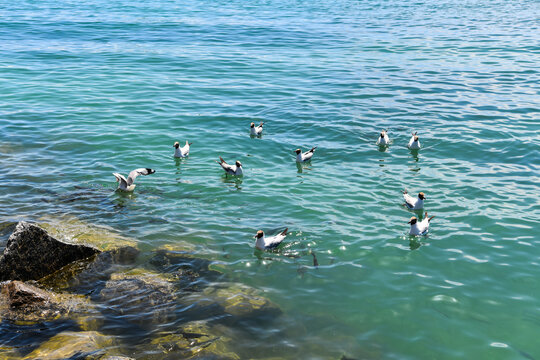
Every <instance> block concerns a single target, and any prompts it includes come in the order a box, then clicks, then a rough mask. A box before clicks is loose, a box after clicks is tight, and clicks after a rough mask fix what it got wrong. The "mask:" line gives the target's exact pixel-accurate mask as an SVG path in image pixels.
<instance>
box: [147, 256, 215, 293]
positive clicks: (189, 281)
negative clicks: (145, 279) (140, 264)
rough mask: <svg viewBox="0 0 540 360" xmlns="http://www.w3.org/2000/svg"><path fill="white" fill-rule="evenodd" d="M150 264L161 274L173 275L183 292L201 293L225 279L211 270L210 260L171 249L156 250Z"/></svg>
mask: <svg viewBox="0 0 540 360" xmlns="http://www.w3.org/2000/svg"><path fill="white" fill-rule="evenodd" d="M150 264H152V265H153V266H154V267H155V268H156V269H157V270H158V271H160V272H164V273H167V274H171V275H172V276H173V277H174V278H175V282H176V284H177V285H178V286H179V288H180V289H182V290H183V291H190V292H191V291H199V290H200V289H201V288H202V287H204V286H206V285H208V284H210V283H212V282H215V281H219V280H220V279H222V278H224V275H223V274H222V273H220V272H218V271H215V270H213V269H212V268H211V265H212V262H211V261H210V260H207V259H203V258H200V257H196V256H194V255H192V254H191V253H189V252H187V251H183V250H178V249H172V248H171V247H165V248H162V249H158V250H156V251H155V253H154V256H153V257H152V258H151V259H150Z"/></svg>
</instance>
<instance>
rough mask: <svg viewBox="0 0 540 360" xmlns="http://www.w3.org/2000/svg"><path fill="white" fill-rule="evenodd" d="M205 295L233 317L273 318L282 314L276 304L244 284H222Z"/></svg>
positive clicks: (209, 289) (205, 291) (209, 288)
mask: <svg viewBox="0 0 540 360" xmlns="http://www.w3.org/2000/svg"><path fill="white" fill-rule="evenodd" d="M203 293H204V295H205V296H206V297H207V298H208V299H210V300H212V301H215V302H217V303H218V304H219V305H221V306H222V307H223V308H224V310H225V312H227V313H228V314H231V315H233V316H237V317H260V316H263V317H264V316H268V317H269V318H271V317H274V316H276V315H279V314H281V310H280V309H279V307H278V306H277V305H276V304H274V303H273V302H271V301H270V300H268V299H267V298H265V297H263V296H261V295H260V293H259V291H257V290H256V289H254V288H251V287H248V286H245V285H242V284H220V286H216V287H208V288H206V289H205V290H204V292H203Z"/></svg>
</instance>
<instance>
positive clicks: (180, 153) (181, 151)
mask: <svg viewBox="0 0 540 360" xmlns="http://www.w3.org/2000/svg"><path fill="white" fill-rule="evenodd" d="M191 144H193V143H188V142H187V140H186V145H184V146H182V147H180V143H179V142H178V141H177V142H175V143H174V145H173V146H174V157H176V158H184V157H186V156H188V155H189V147H190V146H191Z"/></svg>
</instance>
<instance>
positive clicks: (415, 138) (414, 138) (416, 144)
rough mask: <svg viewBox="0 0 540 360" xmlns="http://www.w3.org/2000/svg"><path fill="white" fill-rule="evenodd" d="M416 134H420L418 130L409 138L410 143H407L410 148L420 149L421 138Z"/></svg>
mask: <svg viewBox="0 0 540 360" xmlns="http://www.w3.org/2000/svg"><path fill="white" fill-rule="evenodd" d="M416 134H418V131H417V132H415V133H414V134H412V137H411V139H410V140H409V145H407V147H408V148H409V149H412V150H418V149H420V140H419V139H418V136H416Z"/></svg>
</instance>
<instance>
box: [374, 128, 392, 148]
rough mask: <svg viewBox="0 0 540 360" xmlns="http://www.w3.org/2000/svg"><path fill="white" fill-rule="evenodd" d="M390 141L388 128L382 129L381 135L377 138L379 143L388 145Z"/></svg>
mask: <svg viewBox="0 0 540 360" xmlns="http://www.w3.org/2000/svg"><path fill="white" fill-rule="evenodd" d="M389 143H390V139H389V138H388V134H387V133H386V130H383V131H381V136H379V138H378V139H377V145H388V144H389Z"/></svg>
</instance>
